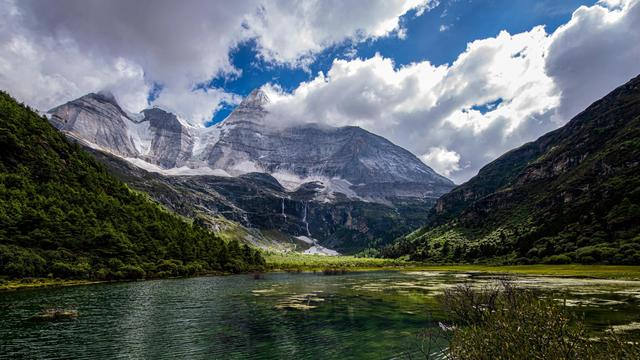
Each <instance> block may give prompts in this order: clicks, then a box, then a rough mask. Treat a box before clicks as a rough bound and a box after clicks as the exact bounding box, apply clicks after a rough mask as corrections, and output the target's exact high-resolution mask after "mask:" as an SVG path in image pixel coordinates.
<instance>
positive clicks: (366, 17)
mask: <svg viewBox="0 0 640 360" xmlns="http://www.w3.org/2000/svg"><path fill="white" fill-rule="evenodd" d="M431 6H437V2H434V1H430V0H372V1H367V2H366V3H365V2H361V1H342V0H300V1H299V0H293V1H265V2H264V3H263V4H262V7H261V8H260V10H259V11H257V12H255V13H254V14H252V15H250V16H248V17H247V19H246V24H247V27H248V32H249V34H250V36H255V37H257V39H258V44H259V48H260V49H259V50H260V52H261V54H262V56H263V57H264V58H265V59H266V60H268V61H273V62H278V63H285V64H290V65H293V66H299V65H305V64H307V63H308V62H309V61H310V60H311V59H312V58H313V56H314V55H315V54H316V53H318V52H319V51H321V50H323V49H325V48H327V47H329V46H331V45H335V44H337V43H340V42H342V41H344V40H345V39H351V40H353V41H359V40H364V39H369V38H376V37H383V36H388V35H390V34H394V33H395V34H396V35H398V36H399V37H401V38H402V37H403V34H404V30H403V29H402V27H401V25H400V17H401V16H402V15H405V14H406V13H407V12H408V11H410V10H416V11H417V13H418V15H419V14H421V13H422V12H423V11H425V10H427V9H429V8H430V7H431Z"/></svg>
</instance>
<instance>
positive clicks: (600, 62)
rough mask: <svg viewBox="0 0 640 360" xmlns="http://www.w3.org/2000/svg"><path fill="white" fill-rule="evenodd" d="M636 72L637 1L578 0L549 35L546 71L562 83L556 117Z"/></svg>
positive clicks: (639, 61) (639, 58)
mask: <svg viewBox="0 0 640 360" xmlns="http://www.w3.org/2000/svg"><path fill="white" fill-rule="evenodd" d="M639 72H640V2H638V1H636V0H607V1H601V2H600V3H598V4H597V5H595V6H591V7H586V6H582V7H580V8H579V9H578V10H576V11H575V12H574V13H573V17H572V18H571V21H569V22H568V23H567V24H565V25H563V26H561V27H560V28H559V29H558V30H556V32H555V33H554V34H553V36H552V37H551V45H550V47H549V50H548V59H547V73H548V74H549V75H550V76H552V77H553V78H554V80H555V81H556V82H557V83H558V86H559V87H560V88H561V89H562V106H561V107H560V109H559V110H558V115H559V116H560V118H561V119H567V118H570V117H571V116H573V115H575V114H577V113H578V112H579V111H581V110H583V109H584V108H585V107H587V106H588V105H589V104H590V103H591V102H593V101H594V100H595V99H598V98H600V97H602V96H604V95H606V94H607V93H608V92H609V91H610V90H611V89H613V88H615V87H616V86H618V85H620V84H623V83H625V82H626V81H627V80H629V79H630V78H632V77H634V76H636V75H638V73H639Z"/></svg>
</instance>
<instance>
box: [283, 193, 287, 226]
mask: <svg viewBox="0 0 640 360" xmlns="http://www.w3.org/2000/svg"><path fill="white" fill-rule="evenodd" d="M282 217H283V218H284V221H287V214H285V213H284V198H282Z"/></svg>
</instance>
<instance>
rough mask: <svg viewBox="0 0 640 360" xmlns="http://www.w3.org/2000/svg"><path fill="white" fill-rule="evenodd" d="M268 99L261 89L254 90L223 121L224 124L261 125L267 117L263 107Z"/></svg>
mask: <svg viewBox="0 0 640 360" xmlns="http://www.w3.org/2000/svg"><path fill="white" fill-rule="evenodd" d="M269 101H270V100H269V97H268V96H267V94H265V92H264V91H262V89H260V88H258V89H254V90H253V91H252V92H251V93H250V94H249V95H247V97H245V98H244V99H243V100H242V102H241V103H240V105H238V107H236V108H235V109H234V110H233V112H232V113H231V114H230V115H229V116H228V117H227V118H226V119H225V120H224V122H223V123H224V124H243V123H244V124H254V123H262V120H263V119H264V117H265V116H266V115H267V111H266V110H265V108H264V107H265V105H267V104H268V103H269Z"/></svg>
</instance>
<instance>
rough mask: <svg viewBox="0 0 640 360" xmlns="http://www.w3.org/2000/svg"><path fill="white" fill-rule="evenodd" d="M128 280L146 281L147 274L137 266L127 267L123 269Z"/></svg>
mask: <svg viewBox="0 0 640 360" xmlns="http://www.w3.org/2000/svg"><path fill="white" fill-rule="evenodd" d="M121 271H122V273H123V274H124V277H125V278H126V279H144V277H145V276H146V273H145V271H144V270H142V268H141V267H139V266H135V265H125V266H123V267H122V268H121Z"/></svg>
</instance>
